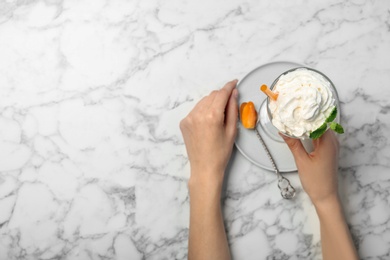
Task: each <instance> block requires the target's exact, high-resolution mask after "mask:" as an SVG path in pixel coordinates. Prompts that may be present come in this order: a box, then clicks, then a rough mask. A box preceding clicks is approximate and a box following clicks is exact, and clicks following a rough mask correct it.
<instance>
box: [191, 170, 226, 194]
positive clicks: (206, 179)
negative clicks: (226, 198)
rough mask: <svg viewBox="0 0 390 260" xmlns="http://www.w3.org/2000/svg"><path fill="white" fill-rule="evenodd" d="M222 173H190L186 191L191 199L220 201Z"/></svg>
mask: <svg viewBox="0 0 390 260" xmlns="http://www.w3.org/2000/svg"><path fill="white" fill-rule="evenodd" d="M222 184H223V172H222V173H220V172H209V171H202V172H198V171H191V177H190V179H189V180H188V190H189V194H190V197H191V198H192V199H196V198H199V199H202V200H218V201H219V200H220V197H221V191H222Z"/></svg>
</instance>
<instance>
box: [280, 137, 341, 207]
mask: <svg viewBox="0 0 390 260" xmlns="http://www.w3.org/2000/svg"><path fill="white" fill-rule="evenodd" d="M282 137H283V139H284V141H285V142H286V143H287V145H288V146H289V148H290V150H291V152H292V154H293V155H294V159H295V163H296V165H297V168H298V173H299V178H300V179H301V183H302V186H303V189H304V190H305V191H306V193H307V194H308V195H309V197H310V199H311V201H312V202H313V204H314V205H317V204H318V203H321V202H324V201H326V200H327V199H332V200H333V199H335V198H338V190H337V189H338V185H337V173H338V156H339V143H338V140H337V138H336V136H335V134H334V133H333V131H326V133H325V134H324V135H323V136H322V137H320V138H319V139H316V140H314V141H313V145H314V151H313V152H311V153H309V154H308V153H307V152H306V150H305V149H304V147H303V145H302V143H301V141H300V140H299V139H293V138H288V137H286V136H283V135H282Z"/></svg>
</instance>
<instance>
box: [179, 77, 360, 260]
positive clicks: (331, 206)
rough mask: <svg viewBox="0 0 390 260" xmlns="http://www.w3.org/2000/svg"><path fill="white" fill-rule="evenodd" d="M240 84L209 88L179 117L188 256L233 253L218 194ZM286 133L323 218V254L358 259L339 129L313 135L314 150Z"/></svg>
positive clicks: (216, 259) (230, 144) (218, 256)
mask: <svg viewBox="0 0 390 260" xmlns="http://www.w3.org/2000/svg"><path fill="white" fill-rule="evenodd" d="M236 84H237V80H234V81H231V82H228V83H227V84H226V85H225V86H224V87H223V88H222V89H220V90H217V91H213V92H211V93H210V95H208V96H206V97H204V98H203V99H202V100H201V101H199V103H198V104H196V106H195V107H194V108H193V110H192V111H191V112H190V113H189V114H188V116H187V117H185V118H184V119H183V120H182V121H181V122H180V129H181V131H182V135H183V138H184V142H185V145H186V149H187V154H188V158H189V161H190V165H191V167H190V168H191V175H190V179H189V181H188V188H189V196H190V231H189V242H188V259H189V260H198V259H201V260H208V259H213V260H219V259H221V260H222V259H223V260H226V259H231V256H230V251H229V246H228V242H227V237H226V232H225V227H224V224H223V216H222V209H221V203H220V198H221V190H222V183H223V178H224V173H225V170H226V166H227V164H228V161H229V159H230V155H231V152H232V149H233V144H234V139H235V137H236V134H237V127H236V124H237V120H238V104H237V96H238V92H237V89H236V88H235V87H236ZM283 138H284V140H285V142H286V144H287V145H288V147H289V148H290V150H291V152H292V153H293V155H294V159H295V162H296V164H297V167H298V173H299V177H300V180H301V183H302V186H303V189H304V190H305V191H306V193H307V194H308V195H309V197H310V199H311V201H312V203H313V204H314V206H315V209H316V212H317V214H318V218H319V220H320V230H321V243H322V254H323V259H325V260H327V259H332V260H337V259H343V260H349V259H358V256H357V253H356V249H355V247H354V245H353V242H352V238H351V235H350V232H349V229H348V226H347V223H346V220H345V217H344V213H343V209H342V205H341V202H340V199H339V194H338V187H337V172H338V171H337V168H338V151H339V144H338V141H337V138H336V136H335V134H334V133H333V132H331V131H327V132H326V133H325V134H324V135H323V136H322V137H321V138H319V139H318V140H316V141H314V142H313V145H314V151H313V152H312V153H310V154H308V153H307V152H306V151H305V149H304V148H303V146H302V143H301V142H300V140H298V139H292V138H287V137H283ZM254 203H255V202H254Z"/></svg>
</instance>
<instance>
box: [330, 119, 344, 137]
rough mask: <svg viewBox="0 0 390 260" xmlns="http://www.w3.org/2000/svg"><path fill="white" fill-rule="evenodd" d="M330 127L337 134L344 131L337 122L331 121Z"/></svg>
mask: <svg viewBox="0 0 390 260" xmlns="http://www.w3.org/2000/svg"><path fill="white" fill-rule="evenodd" d="M330 128H331V129H332V130H333V131H335V132H336V133H338V134H343V133H344V128H343V127H342V126H341V125H340V124H337V123H336V122H332V123H331V124H330Z"/></svg>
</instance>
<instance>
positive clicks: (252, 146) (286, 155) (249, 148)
mask: <svg viewBox="0 0 390 260" xmlns="http://www.w3.org/2000/svg"><path fill="white" fill-rule="evenodd" d="M301 66H303V65H302V64H299V63H295V62H286V61H283V62H272V63H267V64H264V65H262V66H260V67H258V68H256V69H254V70H253V71H251V72H250V73H249V74H248V75H246V76H245V77H244V78H243V79H242V80H241V81H240V82H238V84H237V89H238V93H239V95H238V104H239V105H240V104H241V103H243V102H248V101H252V102H253V103H254V104H255V107H256V110H257V111H258V110H259V108H260V105H261V104H262V103H263V101H264V100H265V98H266V95H265V94H263V93H262V92H261V91H260V86H261V85H262V84H266V85H268V86H270V85H271V84H272V82H273V81H274V80H275V79H276V78H277V77H278V76H279V75H280V74H282V73H283V72H285V71H287V70H289V69H292V68H296V67H301ZM257 129H258V131H259V132H260V134H261V136H262V137H263V139H264V142H265V143H266V145H267V147H268V149H269V151H270V153H271V155H272V157H273V158H274V160H275V163H276V165H277V166H278V168H279V171H280V172H293V171H296V170H297V167H296V165H295V161H294V157H293V155H292V154H291V151H290V149H289V148H288V146H287V145H286V144H285V143H283V142H278V141H275V140H273V139H271V138H269V137H268V135H267V134H266V133H265V132H264V129H262V127H261V126H260V124H257ZM235 143H236V147H237V149H238V150H239V151H240V152H241V153H242V154H243V155H244V156H245V157H246V158H247V159H248V160H249V161H251V162H252V163H254V164H255V165H257V166H259V167H261V168H264V169H267V170H271V171H273V168H272V164H271V162H270V160H269V158H268V156H267V154H266V152H265V151H264V148H263V147H262V146H261V143H260V141H259V140H258V139H257V136H256V133H255V131H254V130H250V129H246V128H244V127H243V126H242V125H241V123H240V122H239V123H238V133H237V138H236V141H235ZM310 143H311V142H310ZM304 145H305V147H306V144H304ZM307 149H308V148H307ZM309 149H310V148H309Z"/></svg>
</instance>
